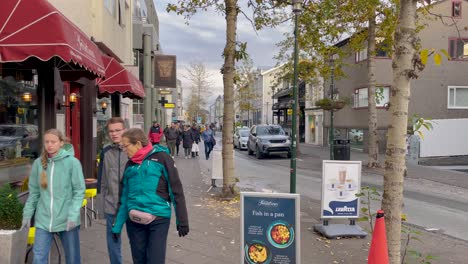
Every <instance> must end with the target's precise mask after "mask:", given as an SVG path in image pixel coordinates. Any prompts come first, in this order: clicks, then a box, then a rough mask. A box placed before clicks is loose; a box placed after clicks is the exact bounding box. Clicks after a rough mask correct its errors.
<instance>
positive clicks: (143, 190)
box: [112, 128, 189, 264]
mask: <svg viewBox="0 0 468 264" xmlns="http://www.w3.org/2000/svg"><path fill="white" fill-rule="evenodd" d="M121 147H122V149H123V151H125V152H126V153H127V155H128V157H129V158H130V160H129V162H128V163H127V167H126V169H125V172H124V176H123V187H122V195H121V197H120V206H119V210H118V213H117V217H116V219H115V221H114V225H113V228H112V233H114V234H115V235H114V236H115V238H116V239H117V238H118V237H119V236H120V232H121V231H122V227H123V225H124V223H126V226H127V233H128V237H129V239H130V247H131V250H132V258H133V263H135V264H146V263H152V264H164V262H165V258H166V241H167V233H168V230H169V225H170V221H171V204H173V205H174V210H175V215H176V224H177V230H178V231H179V236H185V235H187V234H188V232H189V225H188V217H187V207H186V205H185V196H184V191H183V188H182V183H181V182H180V178H179V174H178V172H177V168H176V167H175V164H174V160H173V159H172V158H171V156H169V151H168V149H167V148H165V147H162V146H160V145H154V146H152V145H151V144H150V143H149V142H148V137H146V135H145V132H143V130H141V129H138V128H132V129H129V130H127V131H126V132H125V133H124V134H123V135H122V141H121Z"/></svg>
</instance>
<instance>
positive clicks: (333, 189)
mask: <svg viewBox="0 0 468 264" xmlns="http://www.w3.org/2000/svg"><path fill="white" fill-rule="evenodd" d="M360 181H361V162H360V161H323V176H322V217H331V218H334V217H345V218H349V217H358V216H359V198H358V197H357V196H356V194H358V193H359V189H360Z"/></svg>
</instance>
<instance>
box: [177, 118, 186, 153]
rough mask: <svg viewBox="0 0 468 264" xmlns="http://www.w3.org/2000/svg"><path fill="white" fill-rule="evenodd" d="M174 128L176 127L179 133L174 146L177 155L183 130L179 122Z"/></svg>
mask: <svg viewBox="0 0 468 264" xmlns="http://www.w3.org/2000/svg"><path fill="white" fill-rule="evenodd" d="M176 128H177V132H178V133H179V136H178V137H177V139H176V143H175V144H176V145H175V147H176V156H179V149H180V142H182V132H184V131H183V130H182V128H181V127H180V123H177V124H176Z"/></svg>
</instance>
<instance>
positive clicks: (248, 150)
mask: <svg viewBox="0 0 468 264" xmlns="http://www.w3.org/2000/svg"><path fill="white" fill-rule="evenodd" d="M247 152H248V154H249V155H253V151H252V150H250V145H249V144H247Z"/></svg>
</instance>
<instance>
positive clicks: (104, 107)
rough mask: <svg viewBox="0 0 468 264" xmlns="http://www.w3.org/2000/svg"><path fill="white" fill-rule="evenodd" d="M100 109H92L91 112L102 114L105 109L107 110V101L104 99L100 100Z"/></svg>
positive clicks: (104, 112)
mask: <svg viewBox="0 0 468 264" xmlns="http://www.w3.org/2000/svg"><path fill="white" fill-rule="evenodd" d="M100 105H101V110H94V111H93V112H94V113H95V114H96V113H98V112H102V114H103V115H105V114H106V110H107V101H106V100H102V101H101V103H100Z"/></svg>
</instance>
